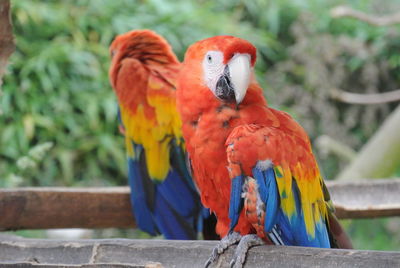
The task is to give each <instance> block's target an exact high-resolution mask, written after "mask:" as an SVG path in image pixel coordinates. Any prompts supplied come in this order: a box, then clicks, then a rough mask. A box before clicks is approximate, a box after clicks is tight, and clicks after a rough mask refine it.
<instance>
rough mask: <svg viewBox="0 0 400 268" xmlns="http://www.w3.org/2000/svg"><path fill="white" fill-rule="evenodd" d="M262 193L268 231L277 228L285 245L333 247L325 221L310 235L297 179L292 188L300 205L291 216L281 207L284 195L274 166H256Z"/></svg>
mask: <svg viewBox="0 0 400 268" xmlns="http://www.w3.org/2000/svg"><path fill="white" fill-rule="evenodd" d="M252 171H253V176H254V179H256V181H257V185H258V192H259V195H260V198H261V200H262V201H263V202H264V204H265V219H264V230H265V231H266V232H268V233H269V232H271V231H272V229H273V228H274V227H275V228H276V229H277V230H278V233H279V235H280V238H281V239H282V241H283V242H284V244H285V245H295V246H309V247H324V248H329V247H330V242H329V236H328V232H327V228H326V225H325V222H322V221H321V222H320V223H316V226H315V237H310V236H309V235H308V234H307V231H306V226H305V222H304V216H303V213H302V210H301V196H300V191H299V189H298V187H297V184H296V181H295V180H293V184H292V191H293V196H294V200H295V204H296V213H295V214H294V215H292V216H291V218H290V219H289V218H288V217H287V216H286V215H285V214H284V213H283V211H282V209H281V208H280V198H281V197H280V194H279V190H278V185H277V181H276V179H277V177H276V174H275V171H274V169H273V167H270V168H267V169H266V170H261V169H259V168H258V167H257V166H256V167H255V168H253V170H252Z"/></svg>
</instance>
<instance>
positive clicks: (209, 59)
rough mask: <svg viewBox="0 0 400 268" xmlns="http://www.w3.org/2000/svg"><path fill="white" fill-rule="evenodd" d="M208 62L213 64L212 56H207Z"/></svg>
mask: <svg viewBox="0 0 400 268" xmlns="http://www.w3.org/2000/svg"><path fill="white" fill-rule="evenodd" d="M207 62H208V63H212V57H211V55H207Z"/></svg>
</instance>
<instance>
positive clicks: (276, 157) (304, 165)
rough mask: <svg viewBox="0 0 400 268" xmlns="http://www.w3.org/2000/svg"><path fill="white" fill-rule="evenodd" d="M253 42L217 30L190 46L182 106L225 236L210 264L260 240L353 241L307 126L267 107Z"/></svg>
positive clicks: (180, 91) (198, 174)
mask: <svg viewBox="0 0 400 268" xmlns="http://www.w3.org/2000/svg"><path fill="white" fill-rule="evenodd" d="M255 61H256V48H255V47H254V46H253V45H252V44H251V43H249V42H248V41H246V40H243V39H240V38H237V37H232V36H216V37H212V38H208V39H205V40H202V41H199V42H197V43H195V44H194V45H192V46H191V47H190V48H189V49H188V51H187V52H186V55H185V60H184V63H183V67H182V70H181V72H180V75H179V77H178V86H177V105H178V110H179V112H180V115H181V118H182V121H183V125H182V129H183V136H184V139H185V142H186V148H187V151H188V152H189V155H190V161H191V166H192V169H193V176H194V179H195V181H196V183H197V185H198V187H199V189H200V192H201V200H202V202H203V204H204V205H205V206H206V207H208V208H210V209H211V211H213V212H214V213H215V214H216V216H217V219H218V222H217V233H218V234H220V235H221V237H223V239H222V241H221V243H220V244H219V245H218V246H217V247H216V248H215V250H214V251H213V254H212V256H211V257H210V259H209V261H208V263H207V264H210V263H211V262H213V261H214V260H215V259H216V257H217V255H218V254H219V253H221V252H223V251H224V249H226V248H227V247H228V246H229V245H232V244H235V243H239V245H238V247H237V251H236V253H235V257H234V259H233V262H232V263H235V264H236V265H238V266H241V265H242V264H243V262H244V258H245V254H246V253H245V252H246V251H247V249H248V248H249V247H250V246H253V245H259V244H262V243H269V244H277V245H297V246H311V247H323V248H330V247H351V244H350V242H349V240H348V238H347V237H346V236H345V234H344V233H343V230H342V229H341V227H340V225H339V224H338V222H337V220H336V218H335V216H334V214H333V206H332V204H331V201H330V197H329V194H328V191H327V189H326V187H325V184H324V181H323V179H322V177H321V174H320V171H319V169H318V165H317V162H316V160H315V158H314V156H313V153H312V149H311V144H310V141H309V138H308V136H307V134H306V132H305V131H304V129H303V128H302V127H301V126H300V125H299V124H298V123H297V122H296V121H295V120H293V118H292V117H290V115H288V114H287V113H285V112H282V111H278V110H275V109H272V108H270V107H268V105H267V102H266V100H265V98H264V97H263V94H262V89H261V87H260V86H259V84H258V83H257V82H256V80H255V77H254V72H253V68H254V64H255Z"/></svg>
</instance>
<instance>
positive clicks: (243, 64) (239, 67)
mask: <svg viewBox="0 0 400 268" xmlns="http://www.w3.org/2000/svg"><path fill="white" fill-rule="evenodd" d="M228 68H229V74H230V80H231V83H232V86H233V89H234V91H235V100H236V103H237V104H239V103H241V102H242V100H243V99H244V96H245V95H246V92H247V88H248V87H249V83H250V71H251V70H250V55H249V54H236V55H234V56H233V58H232V59H231V60H230V61H229V62H228Z"/></svg>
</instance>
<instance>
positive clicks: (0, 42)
mask: <svg viewBox="0 0 400 268" xmlns="http://www.w3.org/2000/svg"><path fill="white" fill-rule="evenodd" d="M14 49H15V44H14V36H13V33H12V25H11V16H10V1H9V0H0V87H1V84H2V77H3V75H4V72H5V69H6V66H7V61H8V58H9V57H10V55H11V54H12V53H13V52H14Z"/></svg>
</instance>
